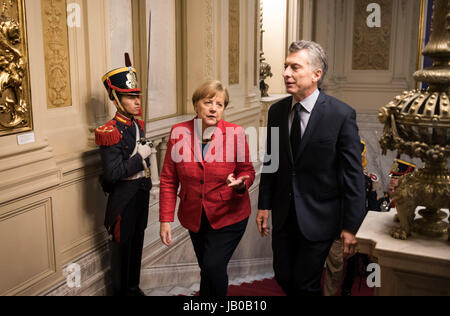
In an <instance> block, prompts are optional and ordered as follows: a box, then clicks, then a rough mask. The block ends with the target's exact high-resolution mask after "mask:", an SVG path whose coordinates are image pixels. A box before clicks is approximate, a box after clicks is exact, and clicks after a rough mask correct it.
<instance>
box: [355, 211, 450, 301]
mask: <svg viewBox="0 0 450 316" xmlns="http://www.w3.org/2000/svg"><path fill="white" fill-rule="evenodd" d="M395 214H396V211H395V210H392V211H391V212H389V213H379V212H369V214H368V215H367V217H366V219H365V220H364V223H363V225H362V226H361V228H360V231H359V232H358V234H357V236H356V237H357V239H358V242H359V250H360V253H364V254H368V255H369V256H371V257H373V258H376V260H377V261H378V264H379V265H380V268H381V287H379V288H377V289H376V291H375V295H377V296H400V295H408V296H416V295H417V296H419V295H427V296H428V295H439V296H444V295H445V296H449V295H450V242H449V241H448V240H447V235H446V236H445V237H443V238H441V239H431V238H427V237H424V236H419V235H417V234H415V233H413V235H412V236H411V237H410V238H409V239H408V240H406V241H405V240H397V239H394V238H392V237H391V236H390V234H389V232H390V231H391V229H392V228H393V227H395V225H398V224H397V223H394V221H393V218H394V215H395Z"/></svg>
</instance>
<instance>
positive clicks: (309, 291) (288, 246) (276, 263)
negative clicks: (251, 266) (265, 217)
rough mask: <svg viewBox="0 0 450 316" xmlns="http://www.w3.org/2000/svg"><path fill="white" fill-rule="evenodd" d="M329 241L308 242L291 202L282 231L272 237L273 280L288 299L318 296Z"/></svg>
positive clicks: (274, 233)
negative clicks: (290, 297) (289, 297)
mask: <svg viewBox="0 0 450 316" xmlns="http://www.w3.org/2000/svg"><path fill="white" fill-rule="evenodd" d="M332 243H333V240H329V241H317V242H316V241H310V240H307V239H306V238H305V236H304V235H303V234H302V232H301V230H300V228H299V225H298V221H297V214H296V211H295V206H294V201H293V200H291V206H290V210H289V216H288V219H287V220H286V222H285V223H284V226H283V228H282V229H280V230H278V231H274V232H273V235H272V249H273V257H274V260H273V267H274V271H275V279H276V281H277V282H278V284H279V285H280V286H281V288H282V289H283V290H284V292H285V293H286V295H288V296H322V295H323V292H322V286H321V279H322V273H323V268H324V264H325V260H326V258H327V256H328V253H329V251H330V248H331V245H332Z"/></svg>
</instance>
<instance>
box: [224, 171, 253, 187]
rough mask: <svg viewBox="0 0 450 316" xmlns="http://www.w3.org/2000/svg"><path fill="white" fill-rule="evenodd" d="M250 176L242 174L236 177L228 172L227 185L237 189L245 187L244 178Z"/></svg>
mask: <svg viewBox="0 0 450 316" xmlns="http://www.w3.org/2000/svg"><path fill="white" fill-rule="evenodd" d="M248 178H250V177H249V176H242V177H239V178H237V179H235V178H234V174H230V175H229V176H228V178H227V184H228V187H230V188H233V189H235V190H237V191H241V190H243V189H245V182H244V181H245V180H247V179H248Z"/></svg>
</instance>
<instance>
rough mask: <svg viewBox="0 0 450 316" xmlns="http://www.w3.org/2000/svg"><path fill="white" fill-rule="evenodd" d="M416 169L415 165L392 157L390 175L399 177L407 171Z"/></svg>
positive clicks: (410, 171)
mask: <svg viewBox="0 0 450 316" xmlns="http://www.w3.org/2000/svg"><path fill="white" fill-rule="evenodd" d="M415 169H416V165H415V164H413V163H410V162H406V161H403V160H400V159H394V164H393V166H392V169H391V172H390V176H391V177H401V176H403V175H405V174H407V173H412V172H414V170H415Z"/></svg>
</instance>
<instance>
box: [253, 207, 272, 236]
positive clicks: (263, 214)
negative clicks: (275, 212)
mask: <svg viewBox="0 0 450 316" xmlns="http://www.w3.org/2000/svg"><path fill="white" fill-rule="evenodd" d="M256 225H257V226H258V231H259V233H260V234H261V236H262V237H265V236H268V235H269V233H270V228H269V210H259V211H258V215H256Z"/></svg>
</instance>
